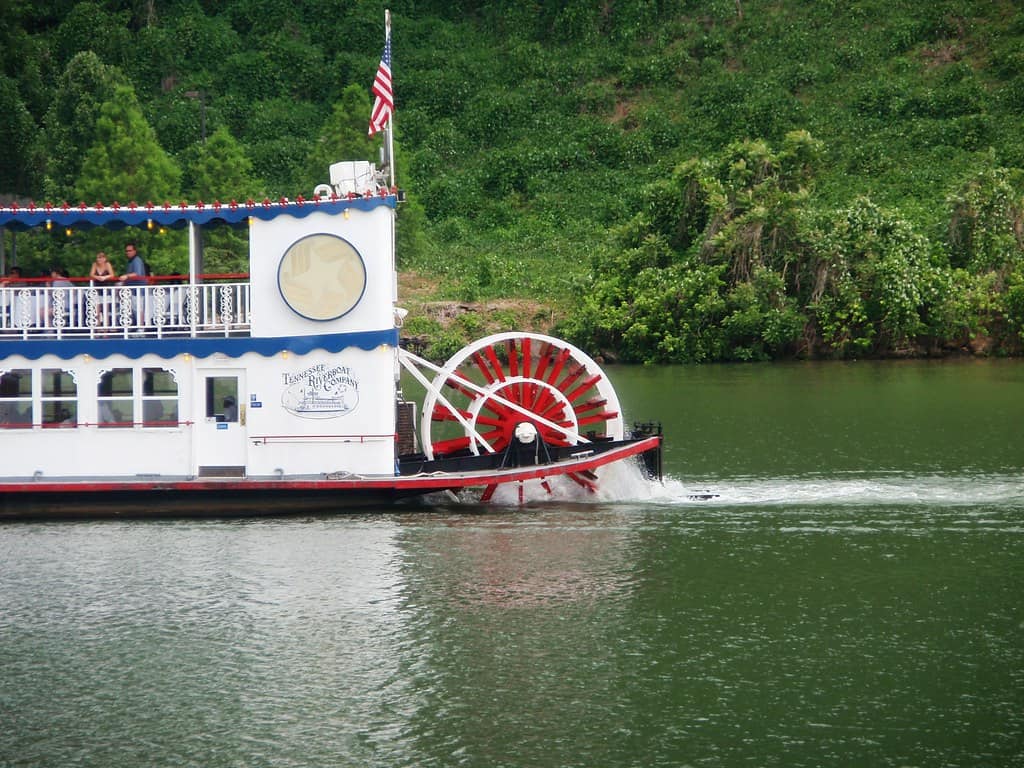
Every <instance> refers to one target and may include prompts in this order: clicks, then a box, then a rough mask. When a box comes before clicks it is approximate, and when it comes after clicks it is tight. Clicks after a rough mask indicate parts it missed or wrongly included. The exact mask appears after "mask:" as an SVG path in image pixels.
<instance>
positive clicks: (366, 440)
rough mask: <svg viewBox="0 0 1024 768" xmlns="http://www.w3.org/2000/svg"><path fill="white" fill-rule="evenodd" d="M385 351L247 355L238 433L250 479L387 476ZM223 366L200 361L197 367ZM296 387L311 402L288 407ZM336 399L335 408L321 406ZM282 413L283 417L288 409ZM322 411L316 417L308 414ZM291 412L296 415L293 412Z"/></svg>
mask: <svg viewBox="0 0 1024 768" xmlns="http://www.w3.org/2000/svg"><path fill="white" fill-rule="evenodd" d="M394 358H395V351H394V349H393V348H392V347H389V346H381V347H378V348H376V349H373V350H370V351H365V350H362V349H358V348H355V347H351V348H348V349H345V350H343V351H341V352H339V353H337V354H331V353H327V352H313V353H310V354H308V355H294V354H290V353H279V354H277V355H274V356H273V357H267V358H264V357H261V356H259V355H255V354H247V355H245V356H244V357H243V358H242V359H241V360H240V361H235V363H236V364H237V365H239V367H244V368H245V369H246V377H247V379H246V381H247V391H246V392H245V393H243V394H242V396H241V399H242V402H243V403H244V404H245V415H246V424H245V430H246V434H247V438H248V445H249V448H248V461H247V474H248V475H250V476H275V475H278V474H283V475H285V476H287V475H315V474H322V473H331V472H351V473H358V474H384V475H389V474H393V473H394V468H395V441H394V433H395V384H394V373H393V372H394ZM204 365H209V366H210V367H218V368H220V367H224V366H225V363H224V362H223V361H212V360H211V361H209V363H207V362H206V361H201V362H200V363H199V367H200V368H202V366H204ZM303 387H306V388H309V389H313V390H317V389H318V390H319V392H318V393H317V392H313V393H312V394H311V398H312V399H318V400H319V401H320V404H321V405H320V406H318V405H317V404H316V403H313V404H312V405H310V404H308V403H307V407H308V408H309V410H307V411H306V412H301V409H299V408H296V405H298V403H297V402H296V399H295V398H296V397H297V393H299V392H300V391H301V390H302V389H303ZM332 391H333V392H334V393H336V394H337V395H340V397H339V398H337V399H339V400H340V401H341V402H339V403H338V404H337V407H334V406H332V405H331V403H329V402H327V398H328V397H329V396H331V395H328V394H325V393H329V392H332ZM289 406H290V407H291V410H289ZM318 407H322V408H323V410H320V411H318V410H316V409H317V408H318ZM296 410H299V411H300V412H299V413H295V412H293V411H296Z"/></svg>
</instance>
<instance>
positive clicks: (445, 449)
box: [420, 332, 624, 497]
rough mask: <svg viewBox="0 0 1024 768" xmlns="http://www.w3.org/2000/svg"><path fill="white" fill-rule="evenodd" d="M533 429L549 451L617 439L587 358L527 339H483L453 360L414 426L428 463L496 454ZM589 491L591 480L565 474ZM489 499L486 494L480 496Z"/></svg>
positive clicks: (607, 394)
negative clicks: (520, 432)
mask: <svg viewBox="0 0 1024 768" xmlns="http://www.w3.org/2000/svg"><path fill="white" fill-rule="evenodd" d="M524 424H529V425H532V427H533V428H534V429H535V430H536V434H537V436H539V437H540V438H541V440H543V441H544V443H546V444H548V445H552V446H570V445H578V444H585V443H588V442H591V441H593V440H595V439H600V438H608V439H613V440H621V439H622V437H623V432H624V429H623V421H622V415H621V410H620V408H619V401H618V398H617V397H616V395H615V390H614V389H613V388H612V386H611V382H610V381H609V380H608V378H607V377H606V376H605V374H604V373H603V372H602V371H601V369H600V368H599V367H598V365H597V363H595V362H594V361H593V360H592V359H591V358H590V357H589V356H587V355H586V353H584V352H582V351H581V350H579V349H577V348H576V347H574V346H572V345H571V344H568V343H567V342H564V341H561V340H559V339H555V338H552V337H550V336H542V335H539V334H531V333H519V332H513V333H500V334H496V335H494V336H488V337H487V338H484V339H481V340H479V341H477V342H475V343H473V344H471V345H469V346H468V347H465V348H463V349H462V350H460V351H459V352H458V353H456V354H455V355H454V356H453V357H452V358H451V359H449V360H448V362H447V363H446V364H445V366H444V367H443V368H442V369H441V370H440V371H439V372H438V374H437V375H436V376H435V378H434V380H433V383H432V385H431V387H430V388H429V390H428V392H427V395H426V397H425V399H424V403H423V414H422V419H421V421H420V429H421V439H422V444H423V446H424V452H425V453H426V454H427V456H428V457H429V458H440V457H443V456H451V455H457V454H459V453H465V452H469V453H472V454H479V453H480V452H481V451H484V452H500V451H502V450H504V449H505V448H506V447H507V446H508V445H509V443H510V442H511V441H512V440H514V439H516V431H517V429H520V430H523V429H525V430H526V433H527V434H529V433H530V432H529V428H528V427H525V428H524V427H523V425H524ZM570 476H571V477H572V478H573V479H574V480H575V481H576V482H577V483H579V484H580V485H582V486H584V487H586V488H590V489H593V488H594V487H595V485H594V483H595V481H596V479H597V478H596V476H594V475H593V473H590V472H587V473H574V474H572V475H570ZM491 493H493V487H491V488H489V489H488V493H486V494H485V497H489V496H490V494H491Z"/></svg>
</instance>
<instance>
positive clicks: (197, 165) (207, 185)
mask: <svg viewBox="0 0 1024 768" xmlns="http://www.w3.org/2000/svg"><path fill="white" fill-rule="evenodd" d="M186 173H187V176H188V181H187V182H186V185H185V190H186V195H187V196H188V197H190V198H191V199H193V200H204V201H207V202H209V201H212V200H222V201H227V200H232V199H235V200H244V199H246V198H249V197H262V190H261V189H260V184H259V182H258V181H257V180H256V178H255V177H254V176H253V172H252V161H251V160H250V159H249V158H248V156H247V155H246V154H245V149H244V147H242V145H241V144H240V143H239V142H238V141H237V140H236V139H235V138H234V136H232V135H231V132H230V131H228V129H227V128H226V127H224V126H221V127H220V128H218V129H217V130H216V131H214V132H213V134H212V135H211V136H210V137H209V139H208V140H207V142H206V143H205V144H201V145H199V149H198V151H197V152H196V157H195V159H194V160H193V161H192V162H191V163H190V164H189V165H188V166H187V167H186Z"/></svg>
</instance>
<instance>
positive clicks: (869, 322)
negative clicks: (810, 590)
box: [0, 0, 1024, 362]
mask: <svg viewBox="0 0 1024 768" xmlns="http://www.w3.org/2000/svg"><path fill="white" fill-rule="evenodd" d="M1017 5H1018V4H1016V3H1014V2H1012V1H1011V0H973V1H972V0H934V2H930V3H920V2H917V0H914V1H913V2H911V1H910V0H887V1H886V2H883V1H882V0H863V1H856V0H802V1H801V0H783V1H781V2H780V1H776V2H767V1H759V0H710V1H701V2H698V1H696V0H675V1H669V0H666V1H665V2H653V3H652V2H640V1H639V0H624V1H623V2H618V1H616V0H611V1H608V0H603V1H602V2H596V1H594V0H576V1H575V2H568V3H566V2H532V3H521V2H500V1H499V2H491V3H472V2H462V3H441V2H431V1H427V2H422V1H421V2H415V3H413V2H399V1H397V0H396V1H395V2H392V3H390V4H387V6H388V7H390V9H391V11H392V16H393V45H394V62H393V71H394V80H395V94H396V143H397V149H396V154H397V159H398V162H397V166H398V178H399V181H400V184H401V186H402V187H403V188H404V189H405V190H406V192H407V194H408V199H409V202H408V203H407V204H406V205H405V206H403V208H402V209H401V212H400V218H399V249H400V253H399V259H400V265H401V268H402V270H403V271H404V272H406V273H407V274H415V275H419V276H420V278H421V283H422V282H423V280H422V278H424V277H425V278H427V280H428V281H429V285H430V286H432V288H431V289H430V290H432V294H430V295H431V296H432V297H434V298H438V299H451V300H456V301H462V302H472V301H489V300H494V299H499V298H507V299H515V298H523V299H526V298H529V299H533V300H538V299H539V300H540V301H542V302H543V303H545V304H547V305H549V306H550V307H551V308H552V312H553V314H554V317H555V318H556V320H558V321H559V326H560V327H559V328H558V332H559V333H562V334H564V335H567V336H568V337H569V338H571V339H572V340H573V341H575V342H576V343H578V344H580V345H581V346H583V347H585V348H587V349H588V350H589V351H592V352H595V353H596V352H600V353H601V354H603V355H605V356H607V357H615V358H618V359H622V360H627V361H658V362H683V361H704V360H748V359H766V358H785V357H792V356H813V357H853V356H871V355H894V354H897V355H923V354H944V353H948V352H955V351H961V350H965V351H972V352H976V353H984V354H1019V353H1020V350H1021V341H1022V335H1021V334H1022V330H1024V248H1022V241H1024V215H1022V212H1024V133H1022V131H1021V124H1022V116H1024V9H1019V8H1018V7H1017ZM385 7H386V5H385V3H380V2H365V1H363V0H360V1H359V2H355V1H354V0H350V1H347V2H342V1H340V0H332V1H327V0H312V1H311V2H301V1H300V2H281V0H224V1H222V2H212V0H183V1H181V2H157V1H156V0H136V1H133V2H116V1H111V2H66V1H62V0H48V1H47V0H44V1H43V2H27V1H25V0H0V142H2V145H3V147H4V150H3V152H2V153H0V195H3V198H2V199H4V200H11V199H17V200H36V201H41V200H53V201H63V200H67V201H69V202H72V203H77V202H78V201H79V200H84V201H86V202H88V203H89V204H95V203H96V202H98V201H99V202H111V201H112V200H121V201H127V200H133V199H134V200H139V201H142V200H144V199H145V200H155V201H162V200H169V201H180V200H182V199H187V200H212V199H222V200H227V199H231V198H236V199H242V198H244V197H253V198H256V199H262V198H263V197H269V198H271V199H276V198H277V197H280V196H287V197H295V196H297V195H299V194H305V195H309V194H310V193H311V191H312V189H313V187H314V186H315V185H316V184H318V183H321V182H323V181H325V180H326V175H327V166H328V165H329V164H330V163H331V162H333V161H335V160H338V159H354V158H358V157H362V158H365V159H375V157H376V153H377V145H378V144H379V140H377V141H373V140H370V139H368V138H367V137H366V124H367V120H368V116H369V109H370V99H369V86H370V83H371V81H372V78H373V74H374V71H375V69H376V66H377V61H378V59H379V56H380V51H381V47H382V44H383V36H384V30H383V19H384V8H385ZM104 237H108V238H109V237H110V235H109V234H108V235H104V234H103V233H95V232H94V233H71V234H70V235H69V234H67V233H64V232H50V233H37V234H33V235H26V234H21V235H19V236H18V239H17V249H18V251H17V253H18V258H19V260H20V261H21V262H22V263H23V264H26V265H28V266H30V267H32V268H36V269H38V268H41V267H43V266H44V265H46V264H49V263H54V262H56V263H61V264H64V265H66V266H69V267H70V268H71V269H72V271H73V272H74V271H76V270H77V271H78V273H79V274H81V272H82V271H83V270H84V268H85V265H86V264H88V263H89V262H91V260H92V255H93V252H94V250H95V248H96V247H101V246H103V245H104V243H103V238H104ZM143 237H144V238H145V243H144V245H145V247H146V249H147V251H148V253H149V254H151V255H150V261H151V262H153V264H154V266H155V267H156V268H157V269H158V270H160V271H176V270H179V269H181V267H182V264H181V263H180V262H181V261H182V259H183V253H184V250H183V245H182V242H181V240H180V236H179V235H178V234H176V233H173V232H172V233H158V232H156V233H143ZM5 242H6V250H7V255H8V256H10V251H11V248H12V245H13V243H12V240H11V236H10V235H7V236H6V241H5ZM242 248H243V244H242V243H241V242H240V241H238V240H237V239H236V238H235V237H233V236H232V235H230V234H228V235H220V236H216V237H215V236H211V241H210V243H209V244H208V257H209V258H210V260H211V263H212V265H213V266H215V267H221V268H224V269H231V268H234V267H236V266H237V265H238V264H240V263H242V262H241V261H240V258H241V257H240V254H241V253H242V252H243V251H242ZM550 316H551V315H550V314H549V315H548V317H549V318H550ZM513 319H514V320H515V321H517V322H518V321H521V320H522V318H509V321H510V322H511V321H512V320H513ZM481 323H482V320H481V317H480V315H479V313H478V314H473V313H466V314H465V315H463V316H461V317H460V319H459V320H457V322H456V323H455V324H454V326H452V327H447V328H445V329H443V330H442V329H441V328H440V326H439V324H438V322H437V320H436V319H433V318H432V317H429V316H426V315H420V316H418V317H417V316H410V318H409V327H408V330H409V331H410V332H411V333H418V334H431V335H432V336H434V337H435V338H436V339H437V347H436V349H435V353H437V354H443V352H444V351H445V350H446V348H449V347H454V346H457V345H459V344H460V342H461V339H460V338H459V337H460V335H461V334H467V335H476V334H477V332H478V331H479V330H480V326H481Z"/></svg>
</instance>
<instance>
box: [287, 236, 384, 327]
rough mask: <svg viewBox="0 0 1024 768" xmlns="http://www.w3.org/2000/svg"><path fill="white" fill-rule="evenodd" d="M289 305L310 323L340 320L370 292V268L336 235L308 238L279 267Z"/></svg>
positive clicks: (353, 249) (295, 246)
mask: <svg viewBox="0 0 1024 768" xmlns="http://www.w3.org/2000/svg"><path fill="white" fill-rule="evenodd" d="M277 285H278V288H279V289H280V291H281V296H282V297H283V298H284V300H285V303H286V304H287V305H288V306H289V307H290V308H291V310H292V311H293V312H295V313H296V314H297V315H301V316H302V317H305V318H307V319H309V320H336V319H338V318H339V317H342V316H343V315H346V314H348V313H349V312H351V311H352V309H353V308H354V307H355V306H356V304H358V303H359V300H360V299H361V298H362V297H363V291H365V290H366V265H365V264H364V263H363V259H362V257H361V256H360V255H359V252H358V251H357V250H356V249H355V248H353V247H352V245H351V244H350V243H349V242H348V241H347V240H344V239H342V238H340V237H337V236H336V235H326V234H318V235H308V236H307V237H303V238H302V239H301V240H296V241H295V242H294V243H292V244H291V245H290V246H289V247H288V250H287V251H285V253H284V256H282V257H281V263H280V264H279V265H278V267H277Z"/></svg>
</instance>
